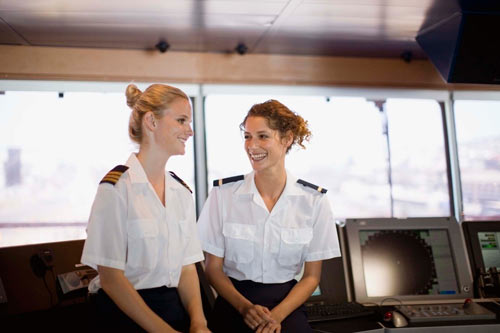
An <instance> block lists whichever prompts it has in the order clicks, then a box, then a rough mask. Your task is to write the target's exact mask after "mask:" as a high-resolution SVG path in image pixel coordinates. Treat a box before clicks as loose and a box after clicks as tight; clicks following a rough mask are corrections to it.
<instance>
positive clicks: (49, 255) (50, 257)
mask: <svg viewBox="0 0 500 333" xmlns="http://www.w3.org/2000/svg"><path fill="white" fill-rule="evenodd" d="M38 256H39V257H40V259H42V261H43V263H44V264H45V266H46V267H47V268H49V267H52V266H53V261H54V253H53V252H52V250H51V249H43V250H40V251H39V252H38Z"/></svg>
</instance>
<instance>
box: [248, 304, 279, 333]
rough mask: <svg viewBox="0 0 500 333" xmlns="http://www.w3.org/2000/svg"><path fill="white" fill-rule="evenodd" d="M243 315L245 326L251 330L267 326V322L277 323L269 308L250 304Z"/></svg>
mask: <svg viewBox="0 0 500 333" xmlns="http://www.w3.org/2000/svg"><path fill="white" fill-rule="evenodd" d="M241 315H242V316H243V320H244V321H245V324H247V325H248V327H250V328H251V329H253V330H255V329H256V328H258V327H259V325H262V324H265V323H267V322H273V323H274V322H275V320H274V319H273V318H272V317H271V311H269V309H268V308H266V307H265V306H262V305H258V304H250V305H248V306H246V307H245V308H244V309H243V311H242V313H241Z"/></svg>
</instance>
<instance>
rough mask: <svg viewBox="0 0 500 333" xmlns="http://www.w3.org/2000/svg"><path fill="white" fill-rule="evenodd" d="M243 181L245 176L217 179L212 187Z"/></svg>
mask: <svg viewBox="0 0 500 333" xmlns="http://www.w3.org/2000/svg"><path fill="white" fill-rule="evenodd" d="M243 179H245V176H243V175H239V176H234V177H228V178H222V179H217V180H214V186H220V185H224V184H228V183H234V182H237V181H240V180H243Z"/></svg>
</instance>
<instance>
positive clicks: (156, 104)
mask: <svg viewBox="0 0 500 333" xmlns="http://www.w3.org/2000/svg"><path fill="white" fill-rule="evenodd" d="M125 96H127V105H128V106H129V107H130V108H131V109H132V113H131V114H130V120H129V124H128V135H129V137H130V139H131V140H132V141H134V142H136V143H138V144H140V143H141V142H142V138H143V132H142V118H143V117H144V115H145V114H146V113H147V112H149V111H151V112H153V114H154V116H155V118H157V119H160V118H161V117H163V115H164V113H165V110H166V109H168V107H169V106H170V104H172V102H173V101H174V100H176V99H177V98H184V99H186V100H188V101H189V97H188V96H187V95H186V94H185V93H184V92H183V91H182V90H180V89H178V88H175V87H172V86H168V85H166V84H152V85H150V86H149V87H148V88H147V89H146V90H144V92H142V91H141V90H140V89H139V88H137V86H136V85H135V84H129V85H128V86H127V89H126V90H125Z"/></svg>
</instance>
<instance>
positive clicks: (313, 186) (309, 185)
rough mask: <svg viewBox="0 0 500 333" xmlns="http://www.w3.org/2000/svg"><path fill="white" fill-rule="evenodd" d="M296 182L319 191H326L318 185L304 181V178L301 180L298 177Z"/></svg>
mask: <svg viewBox="0 0 500 333" xmlns="http://www.w3.org/2000/svg"><path fill="white" fill-rule="evenodd" d="M297 183H299V184H301V185H304V186H307V187H310V188H312V189H314V190H316V191H318V192H320V193H326V192H327V191H328V190H327V189H326V188H322V187H320V186H317V185H314V184H311V183H308V182H306V181H305V180H302V179H299V180H297Z"/></svg>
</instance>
